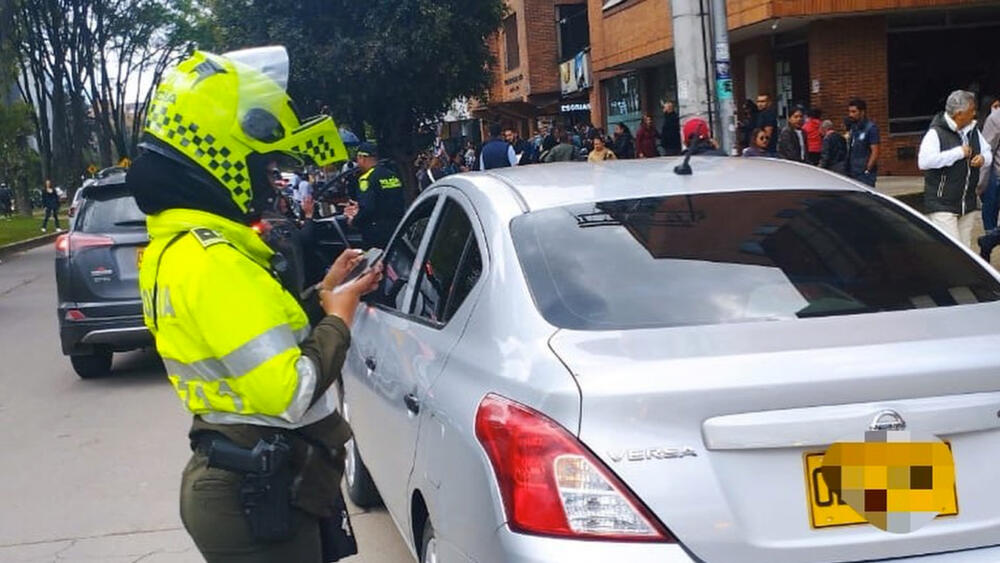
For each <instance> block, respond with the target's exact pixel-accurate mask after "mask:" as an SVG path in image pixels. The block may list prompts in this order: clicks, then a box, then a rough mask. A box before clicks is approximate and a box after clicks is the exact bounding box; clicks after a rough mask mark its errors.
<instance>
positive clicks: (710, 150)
mask: <svg viewBox="0 0 1000 563" xmlns="http://www.w3.org/2000/svg"><path fill="white" fill-rule="evenodd" d="M682 132H683V134H684V140H685V145H686V146H687V147H688V149H689V150H690V151H691V155H692V156H696V155H702V156H726V153H724V152H722V151H721V150H720V149H719V143H718V141H716V140H715V139H713V138H712V130H711V129H709V128H708V123H707V122H706V121H705V120H704V119H702V118H700V117H693V118H691V119H689V120H687V123H685V124H684V129H683V131H682Z"/></svg>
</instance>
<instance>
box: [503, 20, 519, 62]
mask: <svg viewBox="0 0 1000 563" xmlns="http://www.w3.org/2000/svg"><path fill="white" fill-rule="evenodd" d="M503 35H504V40H505V41H506V43H505V45H506V52H507V60H506V62H507V70H508V71H511V70H514V69H515V68H517V67H519V66H521V48H520V46H519V45H520V42H519V41H518V40H517V14H514V15H512V16H508V17H507V19H505V20H503Z"/></svg>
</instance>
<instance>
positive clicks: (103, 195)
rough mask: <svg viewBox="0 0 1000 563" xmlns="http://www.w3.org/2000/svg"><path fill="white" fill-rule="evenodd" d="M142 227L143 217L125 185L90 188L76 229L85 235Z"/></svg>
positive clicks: (144, 216) (144, 224) (143, 223)
mask: <svg viewBox="0 0 1000 563" xmlns="http://www.w3.org/2000/svg"><path fill="white" fill-rule="evenodd" d="M145 228H146V215H145V214H143V212H142V211H140V210H139V206H138V205H136V203H135V198H133V197H132V194H131V192H129V191H128V190H127V189H126V188H125V186H121V187H109V186H104V187H92V188H89V189H88V191H87V193H86V194H85V196H84V199H83V204H82V206H81V208H80V214H79V216H78V217H77V220H76V230H77V231H81V232H84V233H120V232H128V231H134V230H137V229H139V230H141V229H145Z"/></svg>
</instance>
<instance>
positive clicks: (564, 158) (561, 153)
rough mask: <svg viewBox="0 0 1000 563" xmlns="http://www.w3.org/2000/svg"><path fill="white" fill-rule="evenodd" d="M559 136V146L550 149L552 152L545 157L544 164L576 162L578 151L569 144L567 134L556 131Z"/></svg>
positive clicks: (562, 131) (560, 130)
mask: <svg viewBox="0 0 1000 563" xmlns="http://www.w3.org/2000/svg"><path fill="white" fill-rule="evenodd" d="M557 132H558V134H559V144H558V145H556V146H554V147H552V150H550V151H549V152H548V154H546V155H545V160H544V162H569V161H571V160H577V154H578V153H579V149H577V148H576V146H575V145H574V144H573V143H572V142H570V137H569V132H567V131H566V130H563V129H558V130H557Z"/></svg>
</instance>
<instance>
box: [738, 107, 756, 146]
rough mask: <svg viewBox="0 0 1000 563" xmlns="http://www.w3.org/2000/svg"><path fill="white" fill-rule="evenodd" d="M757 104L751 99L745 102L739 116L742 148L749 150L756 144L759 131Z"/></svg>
mask: <svg viewBox="0 0 1000 563" xmlns="http://www.w3.org/2000/svg"><path fill="white" fill-rule="evenodd" d="M756 123H757V104H755V103H754V101H753V100H751V99H749V98H748V99H746V100H744V101H743V107H741V108H740V114H739V127H738V129H739V131H740V147H741V148H743V149H748V148H750V147H751V146H753V144H754V139H755V138H756V134H755V133H754V131H756V130H757V125H756Z"/></svg>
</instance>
